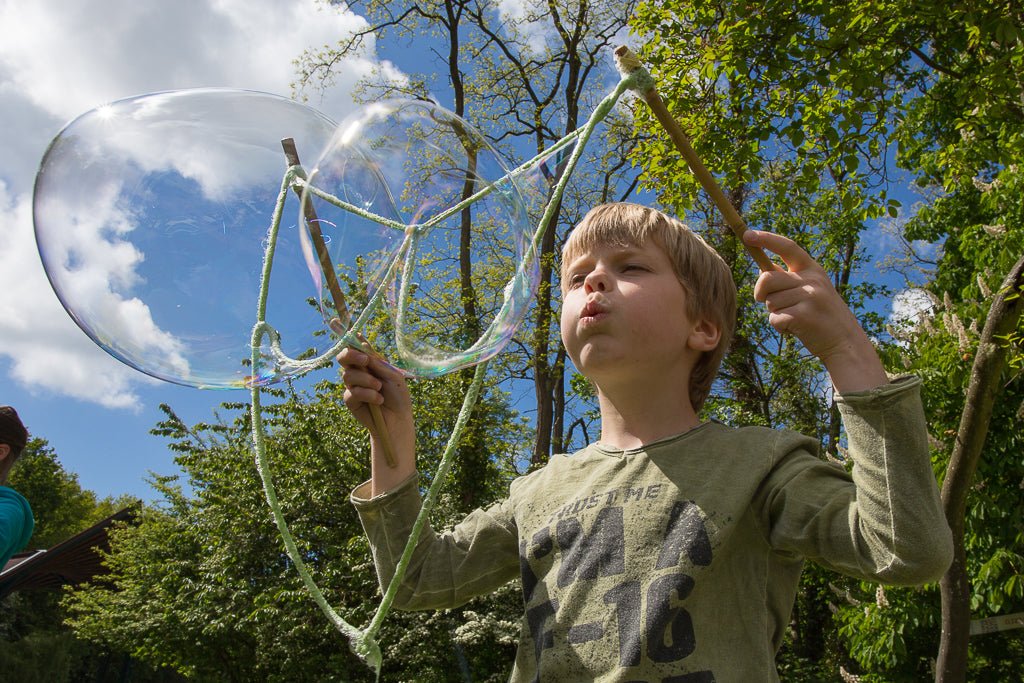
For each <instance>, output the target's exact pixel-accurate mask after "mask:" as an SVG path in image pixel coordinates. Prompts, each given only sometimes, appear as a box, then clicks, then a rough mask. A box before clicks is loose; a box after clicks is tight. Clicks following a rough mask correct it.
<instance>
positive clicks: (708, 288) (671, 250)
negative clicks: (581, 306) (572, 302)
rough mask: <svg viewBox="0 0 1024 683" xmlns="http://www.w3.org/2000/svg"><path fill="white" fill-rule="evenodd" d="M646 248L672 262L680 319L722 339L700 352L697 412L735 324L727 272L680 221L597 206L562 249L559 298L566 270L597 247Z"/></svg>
mask: <svg viewBox="0 0 1024 683" xmlns="http://www.w3.org/2000/svg"><path fill="white" fill-rule="evenodd" d="M647 243H654V244H656V245H657V246H658V247H660V248H661V249H662V250H663V251H664V252H665V254H666V255H667V256H668V258H669V260H670V261H671V262H672V265H673V267H674V269H675V273H676V277H678V278H679V282H680V283H681V284H682V286H683V291H684V292H685V294H686V308H687V310H686V311H684V313H685V314H686V315H687V316H688V317H689V318H690V319H691V320H701V319H703V320H706V321H707V322H709V323H711V324H713V325H714V326H715V327H717V328H718V330H719V331H720V333H721V338H720V340H719V343H718V346H716V347H715V348H714V349H713V350H711V351H706V352H704V353H703V354H702V355H701V357H700V359H699V360H698V361H697V363H696V364H695V365H694V368H693V371H692V373H691V374H690V403H691V404H692V405H693V409H694V410H695V411H699V410H700V408H701V406H703V405H704V400H705V399H706V398H707V396H708V393H709V392H710V391H711V383H712V382H713V381H714V378H715V375H716V373H717V372H718V367H719V365H721V363H722V358H723V357H724V356H725V352H726V351H727V350H728V348H729V344H730V342H731V340H732V334H733V328H734V327H735V324H736V285H735V283H734V282H733V279H732V272H731V271H730V270H729V266H728V265H726V263H725V261H723V260H722V257H721V256H719V254H718V252H717V251H715V250H714V249H713V248H712V247H711V246H710V245H709V244H708V243H707V242H705V241H704V240H703V239H702V238H701V237H700V235H697V234H696V233H694V232H693V231H691V230H690V229H689V228H688V227H687V226H686V225H685V224H683V223H682V222H681V221H679V220H677V219H675V218H672V217H670V216H667V215H665V214H664V213H662V212H660V211H657V210H655V209H652V208H649V207H646V206H641V205H639V204H629V203H614V204H602V205H600V206H596V207H594V208H593V209H591V210H590V211H589V212H588V213H587V215H586V216H584V217H583V220H582V221H581V222H580V224H579V225H578V226H576V228H575V229H574V230H573V231H572V233H571V234H570V235H569V239H568V240H567V241H566V243H565V247H563V249H562V292H563V293H564V292H565V287H566V280H565V269H566V268H567V266H568V264H570V263H572V262H573V261H574V260H575V259H576V258H578V257H579V256H580V255H582V254H585V253H587V252H589V251H593V250H594V249H595V248H596V247H597V246H599V245H612V246H622V247H633V246H643V245H645V244H647ZM680 343H682V341H681V342H680Z"/></svg>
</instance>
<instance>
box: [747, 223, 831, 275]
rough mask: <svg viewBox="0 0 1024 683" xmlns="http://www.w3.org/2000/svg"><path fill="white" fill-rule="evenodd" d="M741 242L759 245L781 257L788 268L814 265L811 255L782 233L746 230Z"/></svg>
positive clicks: (794, 268)
mask: <svg viewBox="0 0 1024 683" xmlns="http://www.w3.org/2000/svg"><path fill="white" fill-rule="evenodd" d="M743 242H744V243H745V244H748V245H750V246H752V247H761V248H762V249H767V250H768V251H771V252H774V253H776V254H778V255H779V256H781V257H782V260H783V261H784V262H785V264H786V266H787V267H788V268H789V269H790V270H803V269H804V268H808V267H811V266H814V265H816V263H815V261H814V259H813V258H811V255H810V254H808V253H807V252H806V251H805V250H804V248H803V247H801V246H800V245H799V244H797V243H796V242H794V241H793V240H791V239H789V238H788V237H784V236H782V235H776V234H775V233H773V232H765V231H763V230H747V231H746V232H745V233H743Z"/></svg>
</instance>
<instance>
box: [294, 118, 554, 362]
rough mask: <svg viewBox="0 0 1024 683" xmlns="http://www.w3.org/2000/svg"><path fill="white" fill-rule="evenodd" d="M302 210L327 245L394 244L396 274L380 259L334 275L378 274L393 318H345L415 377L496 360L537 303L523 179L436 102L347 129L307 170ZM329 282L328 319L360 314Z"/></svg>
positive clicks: (352, 122)
mask: <svg viewBox="0 0 1024 683" xmlns="http://www.w3.org/2000/svg"><path fill="white" fill-rule="evenodd" d="M332 200H340V201H332ZM353 209H357V210H358V212H357V211H353ZM302 211H303V213H302V218H304V219H312V220H314V221H316V222H317V223H318V224H319V225H320V226H322V228H323V232H324V233H325V235H326V236H328V237H330V236H333V235H341V236H344V235H348V234H353V233H355V234H380V231H381V229H383V230H384V231H385V232H390V233H391V235H392V237H393V239H394V240H396V241H397V243H398V244H399V246H398V252H397V258H396V260H395V261H394V263H393V267H392V268H391V269H390V270H386V271H382V270H381V266H380V263H379V262H377V261H374V262H368V263H365V264H364V263H357V264H355V268H353V269H352V270H350V271H348V272H341V273H339V274H338V275H339V280H340V281H343V282H351V281H352V280H354V279H355V280H358V279H360V278H367V277H368V271H371V272H373V273H377V274H379V275H380V276H382V277H383V278H384V282H383V283H382V284H384V285H386V289H385V290H383V293H386V295H387V297H386V307H385V308H386V311H385V310H377V311H376V312H375V313H374V312H373V311H371V312H370V313H369V314H367V315H366V316H364V319H362V320H360V319H359V318H357V317H356V315H355V312H354V311H350V312H349V314H347V315H346V313H345V312H344V310H342V311H341V312H340V314H339V318H341V319H342V322H343V324H347V325H350V326H351V325H355V332H358V333H362V332H364V331H365V337H366V341H367V342H368V343H369V344H370V345H371V346H372V347H373V348H374V349H375V350H376V351H377V352H379V353H381V354H382V355H384V356H385V357H387V358H389V359H391V360H392V361H394V362H395V363H396V364H397V365H398V366H399V367H401V368H402V369H404V370H406V371H407V372H409V373H410V374H412V375H416V376H421V377H429V376H436V375H439V374H442V373H445V372H451V371H452V370H455V369H458V368H462V367H466V366H468V365H472V364H473V363H477V362H480V361H482V360H486V359H488V358H490V357H492V356H493V355H494V354H496V353H497V352H498V351H499V350H500V349H501V348H502V347H503V346H504V345H505V343H506V342H507V341H508V340H509V338H510V337H511V335H512V333H513V332H514V330H515V328H516V326H517V325H518V323H519V322H520V321H521V320H522V317H523V315H524V314H525V312H526V310H527V308H528V307H529V305H530V302H531V300H532V294H533V292H534V290H535V287H536V284H537V280H538V277H539V274H538V273H539V270H538V263H537V259H536V256H535V254H534V249H533V230H532V223H531V222H530V220H529V217H528V216H527V211H526V208H525V205H524V201H523V197H522V195H521V193H520V188H519V186H518V183H517V181H516V180H514V179H513V178H512V176H511V174H510V173H509V170H508V168H507V167H506V166H505V164H504V163H503V162H502V160H501V158H500V156H499V155H498V153H497V152H496V151H495V150H494V149H493V148H492V147H491V145H490V144H488V142H487V141H486V140H485V139H484V137H483V136H482V135H481V134H480V133H479V132H478V131H476V130H475V129H474V128H472V127H471V126H470V125H469V124H468V123H467V122H466V121H464V120H463V119H461V118H460V117H458V116H456V115H455V114H453V113H451V112H448V111H446V110H445V109H442V108H440V107H438V106H436V105H434V104H431V103H429V102H422V101H414V100H396V101H387V102H379V103H375V104H371V105H367V106H365V107H363V108H361V109H360V110H359V111H357V112H356V113H355V114H353V115H352V116H350V117H348V118H347V119H346V120H344V121H343V122H342V123H341V125H339V127H338V131H337V132H336V133H335V135H334V136H333V138H332V139H331V142H330V144H329V145H328V147H327V149H326V150H325V151H324V152H323V153H322V154H321V156H320V158H319V159H318V160H317V162H316V164H315V167H314V168H312V169H311V170H310V172H309V185H308V187H307V188H306V191H305V192H304V193H303V209H302ZM331 243H333V240H332V242H331ZM392 247H393V243H389V245H388V246H387V249H385V248H384V247H382V248H381V249H380V250H379V252H378V253H384V252H385V251H387V253H388V254H390V253H391V251H390V249H391V248H392ZM330 277H331V275H330V274H329V273H328V274H325V280H324V289H323V295H324V299H323V308H324V310H325V311H328V312H330V311H338V309H344V308H346V307H347V308H349V309H353V306H352V305H351V303H349V302H345V303H339V304H338V305H335V302H334V300H333V299H334V298H337V297H332V295H331V293H330V282H329V281H328V280H329V278H330ZM354 289H355V290H356V291H361V290H362V289H365V288H354ZM370 289H372V287H371V288H370ZM359 303H360V304H361V301H360V302H359ZM354 308H355V309H357V310H362V306H356V307H354Z"/></svg>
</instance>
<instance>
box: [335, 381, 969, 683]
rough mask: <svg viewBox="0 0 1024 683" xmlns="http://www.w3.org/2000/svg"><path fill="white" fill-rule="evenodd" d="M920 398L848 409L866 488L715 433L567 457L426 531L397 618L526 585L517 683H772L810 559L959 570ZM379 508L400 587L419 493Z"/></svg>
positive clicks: (387, 500) (411, 491)
mask: <svg viewBox="0 0 1024 683" xmlns="http://www.w3.org/2000/svg"><path fill="white" fill-rule="evenodd" d="M919 384H920V382H919V381H918V380H916V379H913V378H906V379H903V380H901V381H897V382H895V383H893V384H890V385H887V386H886V387H882V388H880V389H876V390H873V391H870V392H862V393H858V394H851V395H847V396H845V397H842V398H841V399H840V410H841V412H842V416H843V420H844V424H845V426H846V431H847V435H848V446H849V452H850V455H851V456H852V458H853V461H854V467H853V472H852V476H851V475H850V474H848V473H847V472H846V471H845V470H844V469H843V468H842V467H839V466H837V465H834V464H830V463H827V462H824V461H822V460H821V459H819V458H818V457H817V455H816V453H817V450H818V446H817V443H816V442H814V441H813V440H811V439H808V438H806V437H803V436H801V435H799V434H795V433H793V432H788V431H781V430H771V429H765V428H760V427H745V428H739V429H735V428H730V427H726V426H724V425H721V424H717V423H706V424H704V425H702V426H700V427H698V428H696V429H693V430H691V431H688V432H686V433H684V434H681V435H679V436H676V437H672V438H668V439H664V440H661V441H658V442H656V443H652V444H648V445H646V446H644V447H642V448H637V449H630V450H625V451H623V450H620V449H613V448H607V447H604V446H602V445H600V444H593V445H591V446H588V447H587V448H585V449H583V450H581V451H579V452H578V453H575V454H573V455H571V456H569V455H558V456H555V457H553V458H551V460H550V461H549V463H548V464H547V465H546V466H545V467H544V468H542V469H540V470H538V471H536V472H533V473H531V474H528V475H526V476H523V477H520V478H518V479H516V480H515V481H514V482H513V483H512V485H511V487H510V491H509V496H508V498H506V499H505V500H502V501H501V502H499V503H496V504H495V505H493V506H491V507H489V508H487V509H486V510H477V511H475V512H473V513H471V514H470V515H469V516H468V517H467V518H466V519H465V520H464V521H462V522H461V523H459V524H458V525H457V526H456V527H455V528H453V529H451V530H450V531H446V532H444V533H436V532H435V531H434V530H432V529H430V528H427V529H425V531H424V533H423V535H422V537H421V539H420V541H419V544H418V546H417V549H416V552H415V554H414V556H413V559H412V562H411V564H410V567H409V570H408V573H407V574H406V578H405V581H404V582H403V585H402V589H401V590H400V592H399V595H398V598H397V600H396V603H395V604H396V606H398V607H400V608H402V609H429V608H446V607H454V606H458V605H460V604H462V603H464V602H466V601H467V600H469V599H470V598H472V597H474V596H477V595H481V594H484V593H488V592H490V591H493V590H494V589H495V588H497V587H498V586H500V585H502V584H503V583H505V582H507V581H509V580H510V579H512V578H514V577H515V576H516V575H517V574H518V575H519V576H520V577H521V579H522V584H523V599H524V606H525V613H524V617H523V620H522V627H521V636H520V644H519V648H518V652H517V656H516V663H515V669H514V671H513V674H512V680H513V681H536V680H540V681H555V682H557V683H565V682H568V681H623V682H625V681H630V682H634V681H649V682H651V683H654V682H658V683H698V682H699V683H707V682H710V681H717V682H718V683H725V682H728V681H744V682H746V681H755V680H758V681H760V680H775V679H776V678H777V674H776V672H775V664H774V659H775V653H776V652H777V650H778V648H779V646H780V644H781V642H782V637H783V633H784V630H785V628H786V625H787V623H788V621H789V617H790V612H791V610H792V606H793V601H794V599H795V596H796V591H797V584H798V581H799V576H800V570H801V567H802V565H803V561H804V559H805V558H806V559H811V560H813V561H815V562H818V563H820V564H823V565H825V566H827V567H831V568H833V569H836V570H838V571H841V572H843V573H846V574H850V575H853V576H856V577H862V578H868V579H872V580H879V581H883V582H887V583H903V584H913V583H922V582H926V581H932V580H936V579H938V578H939V576H941V574H942V573H943V571H944V570H945V569H946V567H947V566H948V565H949V562H950V559H951V557H952V542H951V537H950V532H949V529H948V527H947V525H946V523H945V520H944V517H943V515H942V512H941V508H940V503H939V496H938V490H937V487H936V484H935V479H934V476H933V474H932V470H931V466H930V461H929V457H928V446H927V432H926V428H925V424H924V416H923V411H922V408H921V403H920V397H919ZM368 490H369V489H368V487H367V486H366V485H365V484H364V485H363V486H361V487H359V488H358V489H357V490H356V491H354V492H353V495H352V499H353V502H354V504H355V505H356V507H357V509H358V511H359V514H360V516H361V518H362V521H363V526H364V529H365V530H366V533H367V536H368V537H369V540H370V544H371V547H372V550H373V557H374V561H375V563H376V567H377V572H378V575H379V577H380V580H381V584H382V585H387V583H388V581H390V579H391V577H392V576H393V575H394V570H395V564H396V562H397V560H398V557H399V556H400V554H401V552H402V549H403V547H404V545H405V542H406V539H407V538H408V534H409V529H410V527H411V525H412V523H413V520H414V519H415V517H416V514H417V512H418V511H419V508H420V497H419V492H418V487H417V480H416V478H411V479H410V480H409V481H407V482H405V483H404V484H403V485H402V486H400V487H398V488H397V489H395V490H392V491H389V492H388V493H386V494H384V495H382V496H378V497H376V498H373V499H367V498H366V493H367V491H368Z"/></svg>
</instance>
